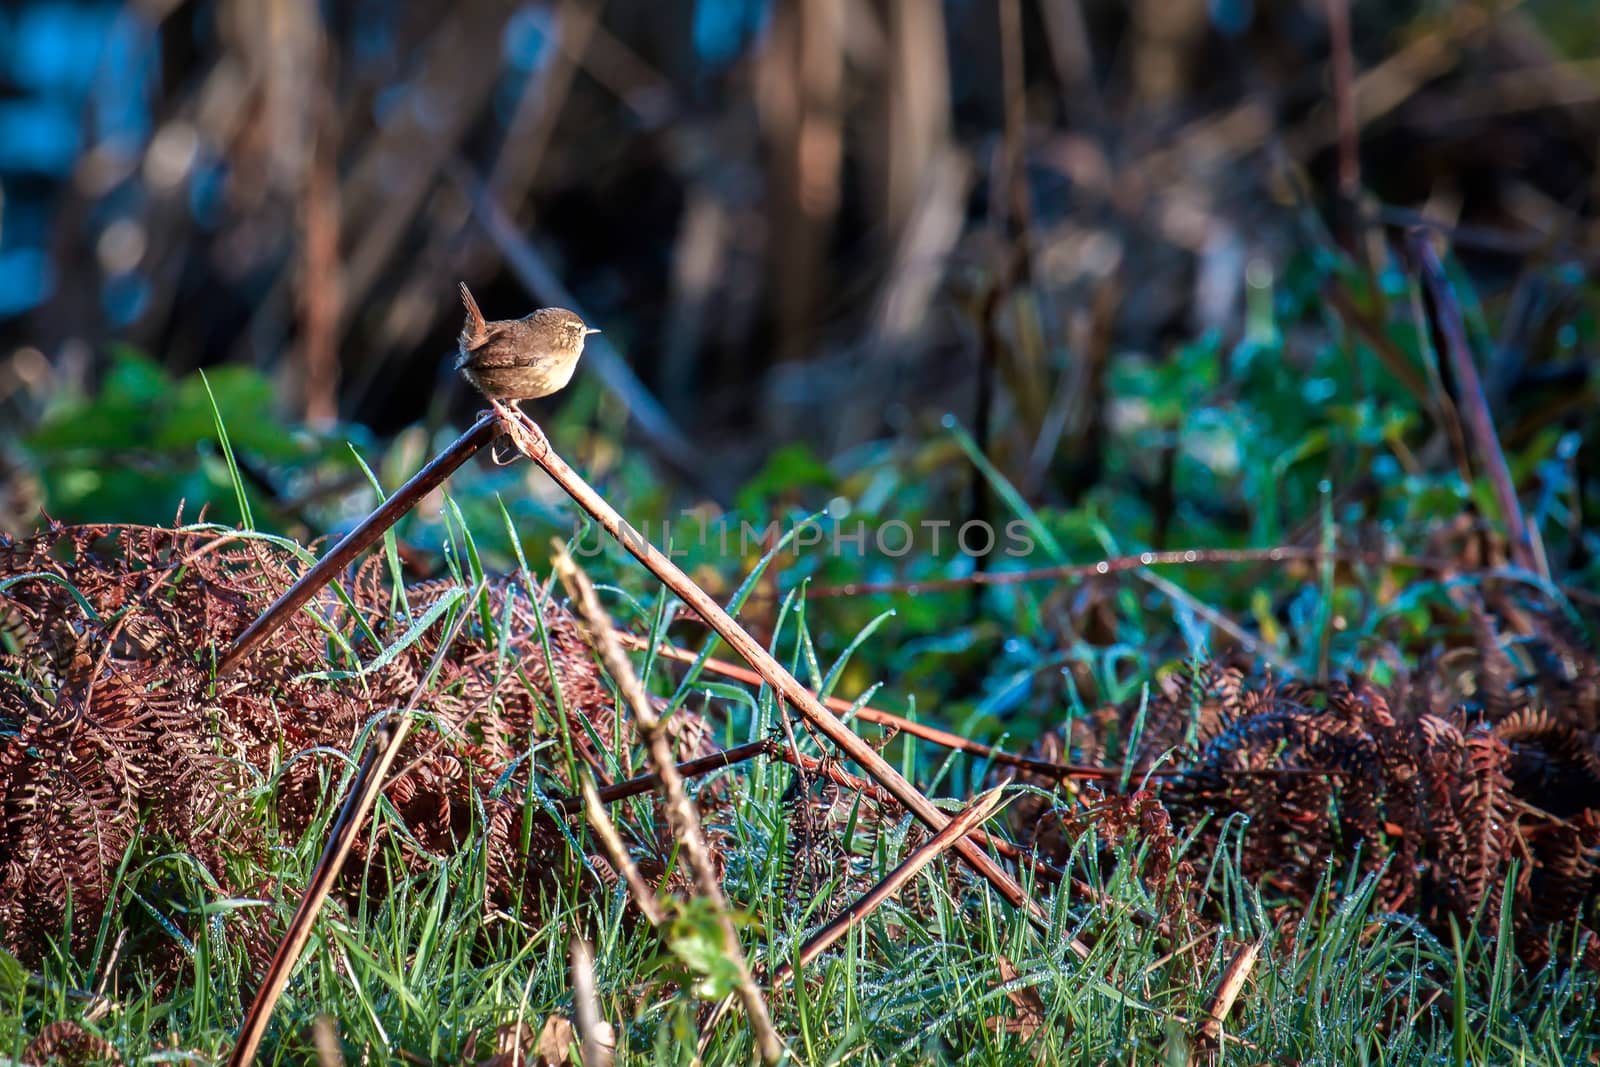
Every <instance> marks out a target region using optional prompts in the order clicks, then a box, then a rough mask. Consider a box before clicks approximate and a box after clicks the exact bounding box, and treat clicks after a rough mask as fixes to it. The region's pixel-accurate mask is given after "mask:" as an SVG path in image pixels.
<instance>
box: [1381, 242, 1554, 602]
mask: <svg viewBox="0 0 1600 1067" xmlns="http://www.w3.org/2000/svg"><path fill="white" fill-rule="evenodd" d="M1410 247H1411V254H1412V256H1413V257H1414V258H1415V259H1416V263H1417V269H1418V270H1419V271H1420V272H1421V274H1422V281H1423V284H1424V285H1426V286H1427V289H1428V292H1429V293H1430V294H1431V295H1432V297H1433V312H1434V318H1435V321H1436V322H1437V323H1438V326H1439V333H1440V335H1441V336H1442V337H1443V338H1444V347H1445V351H1446V352H1447V353H1448V355H1449V359H1450V370H1451V372H1452V373H1453V375H1454V377H1455V384H1456V393H1457V398H1458V400H1459V403H1460V408H1461V413H1462V415H1463V416H1464V418H1465V421H1466V426H1467V430H1468V432H1469V433H1471V435H1472V443H1473V445H1474V446H1475V447H1476V450H1477V453H1478V460H1479V462H1480V463H1482V464H1483V468H1484V473H1485V474H1486V475H1487V476H1488V478H1489V483H1490V485H1491V486H1493V488H1494V494H1495V499H1496V501H1497V502H1498V503H1499V505H1500V513H1501V517H1502V518H1503V519H1504V520H1505V524H1506V535H1507V537H1508V539H1509V540H1510V542H1511V558H1512V559H1513V560H1514V561H1516V564H1517V565H1518V566H1519V567H1523V568H1525V569H1526V570H1528V571H1530V572H1531V573H1534V574H1537V575H1539V576H1540V577H1542V578H1544V579H1545V580H1546V581H1548V580H1549V578H1550V573H1549V569H1548V568H1547V567H1544V566H1541V561H1540V560H1539V559H1538V558H1537V555H1536V553H1535V552H1534V549H1533V541H1532V539H1531V537H1530V536H1529V532H1528V524H1527V520H1525V519H1524V518H1523V515H1522V505H1521V504H1520V503H1518V501H1517V487H1516V483H1515V482H1514V481H1512V478H1511V468H1510V466H1508V465H1507V463H1506V455H1505V452H1504V451H1503V450H1502V449H1501V448H1500V438H1499V437H1498V436H1497V435H1496V434H1495V431H1494V417H1493V416H1492V415H1491V414H1490V413H1489V401H1488V400H1487V399H1486V398H1485V396H1484V394H1483V382H1482V380H1481V379H1480V378H1479V377H1478V368H1477V365H1476V364H1475V363H1473V361H1472V348H1471V346H1469V345H1468V344H1467V330H1466V325H1465V323H1464V322H1463V320H1462V317H1461V305H1460V304H1458V303H1457V302H1456V298H1455V293H1454V292H1453V291H1452V290H1451V288H1450V280H1449V279H1448V278H1447V277H1445V273H1444V265H1443V264H1442V263H1440V262H1439V257H1438V255H1437V254H1436V253H1435V252H1434V250H1433V243H1432V240H1431V238H1430V235H1429V234H1428V233H1427V231H1425V230H1413V231H1412V232H1411V236H1410Z"/></svg>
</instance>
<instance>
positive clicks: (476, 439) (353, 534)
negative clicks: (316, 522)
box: [217, 412, 499, 678]
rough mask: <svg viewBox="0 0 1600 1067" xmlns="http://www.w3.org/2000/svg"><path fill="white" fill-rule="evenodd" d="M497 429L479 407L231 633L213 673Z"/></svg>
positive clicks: (262, 636) (242, 653)
mask: <svg viewBox="0 0 1600 1067" xmlns="http://www.w3.org/2000/svg"><path fill="white" fill-rule="evenodd" d="M498 432H499V421H498V420H497V419H496V418H495V417H494V415H493V414H491V413H489V412H484V413H483V414H482V415H480V416H479V417H478V421H477V422H475V423H473V424H472V429H470V430H468V431H467V432H466V433H464V434H462V435H461V436H460V437H458V438H456V439H455V441H454V442H453V443H452V444H451V445H450V447H449V448H446V449H445V450H444V451H443V452H441V453H439V454H438V455H437V456H435V457H434V459H433V462H431V463H429V464H428V465H427V466H426V467H423V468H422V469H421V470H420V471H418V472H417V473H416V474H414V475H412V477H411V480H410V481H408V482H406V484H405V485H402V486H401V487H400V488H399V489H398V490H396V491H395V492H394V493H392V494H391V495H390V496H389V498H388V499H387V500H385V501H384V502H383V503H382V504H380V505H378V507H377V509H376V510H375V511H373V513H372V514H370V515H368V516H367V517H366V518H365V519H362V520H361V524H360V525H359V526H357V527H356V528H355V529H354V530H351V531H350V532H349V533H347V534H345V535H344V537H343V538H342V539H340V541H339V543H338V544H336V545H334V546H333V548H332V549H331V550H330V551H329V552H328V554H327V555H326V556H323V557H322V558H321V559H319V560H317V562H316V563H315V564H314V565H313V566H312V568H311V569H310V570H308V571H306V572H305V573H304V574H302V575H301V576H300V580H299V581H297V582H295V583H294V584H293V585H291V586H290V587H289V588H288V589H287V590H286V591H285V592H284V593H283V595H282V596H280V597H278V599H277V600H275V601H273V602H272V606H271V607H269V608H267V610H266V611H264V612H262V613H261V615H260V617H259V618H257V619H256V621H255V622H253V623H251V624H250V625H249V626H247V627H245V631H244V633H242V634H240V635H239V636H238V637H236V638H234V640H233V644H231V645H229V646H228V650H227V651H226V652H224V653H223V654H222V658H221V659H220V660H218V661H217V677H218V678H220V677H222V676H223V675H225V674H227V673H229V672H230V671H232V670H233V669H234V668H235V667H237V666H239V664H240V662H241V661H242V660H243V659H244V658H245V657H246V656H248V655H249V654H250V653H251V652H253V651H255V650H256V649H257V648H258V647H260V645H261V643H262V642H263V641H265V640H266V639H267V638H269V637H271V636H272V633H273V631H274V630H276V629H277V628H278V627H280V626H282V625H283V624H284V623H285V622H287V621H288V619H289V616H291V615H293V614H294V613H295V612H296V611H298V610H300V608H301V607H302V606H304V605H305V603H306V601H308V600H310V599H311V598H312V597H314V596H316V595H317V594H318V593H319V592H321V591H322V589H323V587H324V586H326V585H327V584H328V583H329V582H331V581H333V579H334V578H335V577H336V576H337V575H338V574H339V572H340V571H342V570H344V568H345V567H347V566H349V565H350V562H351V561H352V560H354V559H355V558H356V557H357V556H359V555H360V554H361V553H362V552H364V551H365V550H366V549H367V548H368V547H369V546H371V545H372V544H373V543H374V542H376V541H377V540H378V538H380V537H382V536H383V534H384V531H385V530H387V529H388V528H389V527H391V526H393V525H394V524H395V523H397V522H399V521H400V517H401V516H402V515H404V514H405V513H406V512H408V511H410V510H411V509H412V508H414V507H416V506H417V501H419V500H421V499H422V498H423V497H424V496H426V495H427V494H428V493H430V492H432V491H433V490H434V489H435V488H436V487H437V486H438V485H439V484H440V483H441V482H443V481H444V480H445V479H446V478H448V477H450V475H452V474H454V473H455V472H456V470H457V469H458V468H459V467H460V466H461V465H462V464H463V463H465V462H466V461H467V460H469V459H471V458H472V457H473V455H475V454H476V453H477V451H478V450H479V449H480V448H482V447H483V446H485V445H487V444H488V443H489V442H491V441H493V440H494V438H495V434H496V433H498Z"/></svg>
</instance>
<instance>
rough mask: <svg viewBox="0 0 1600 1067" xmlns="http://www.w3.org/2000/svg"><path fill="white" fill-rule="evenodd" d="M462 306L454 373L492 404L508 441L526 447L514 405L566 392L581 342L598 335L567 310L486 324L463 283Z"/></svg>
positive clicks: (525, 423)
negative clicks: (464, 313) (464, 311)
mask: <svg viewBox="0 0 1600 1067" xmlns="http://www.w3.org/2000/svg"><path fill="white" fill-rule="evenodd" d="M461 302H462V303H463V304H464V305H466V308H467V321H466V323H465V324H464V325H463V326H462V327H461V338H460V344H461V354H460V356H458V357H457V358H456V370H458V371H460V372H461V376H462V377H463V378H465V379H466V380H467V381H469V382H471V383H472V386H473V388H475V389H477V390H478V392H480V393H482V394H483V395H484V396H485V397H487V398H488V400H489V403H491V404H493V405H494V409H495V411H496V412H498V413H499V414H500V417H501V419H502V420H504V422H505V424H506V426H507V428H508V429H509V431H510V433H511V435H512V437H514V438H516V439H517V441H518V443H519V444H524V445H526V444H528V443H529V441H530V440H532V436H531V434H529V433H528V432H527V427H528V426H529V425H530V423H528V421H527V416H525V415H523V414H522V410H521V409H520V408H519V407H517V404H518V402H520V401H523V400H532V399H534V398H536V397H541V396H549V395H550V394H551V393H554V392H556V391H558V390H560V389H562V388H564V387H565V386H566V384H567V383H568V382H569V381H571V380H572V372H573V371H575V370H577V368H578V357H579V356H581V355H583V342H584V338H586V337H588V336H589V335H590V334H591V333H599V332H600V331H599V330H597V329H595V328H594V327H593V326H586V325H584V322H583V320H582V319H580V318H579V317H578V316H577V315H575V314H573V313H572V312H570V311H568V310H567V309H566V308H540V309H539V310H538V311H535V312H533V313H532V314H531V315H525V316H523V317H522V318H520V319H501V320H499V321H496V322H490V321H488V320H487V319H485V318H484V317H483V312H482V311H479V310H478V302H477V301H476V300H474V299H473V298H472V292H471V290H469V289H468V288H467V284H466V282H462V283H461ZM502 401H505V403H502ZM508 407H509V408H510V409H511V410H507V408H508ZM513 412H514V414H513ZM519 431H520V433H521V436H519Z"/></svg>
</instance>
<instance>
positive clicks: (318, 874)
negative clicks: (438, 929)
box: [228, 686, 422, 1067]
mask: <svg viewBox="0 0 1600 1067" xmlns="http://www.w3.org/2000/svg"><path fill="white" fill-rule="evenodd" d="M421 693H422V689H421V687H420V686H419V687H418V689H417V693H416V696H420V695H421ZM416 696H413V698H412V702H411V704H409V705H407V707H406V709H405V711H403V712H401V714H400V716H399V721H398V722H396V723H394V724H393V725H390V724H385V725H383V726H381V727H379V729H378V731H377V736H376V737H375V738H374V739H373V743H372V746H371V747H370V748H369V749H368V750H367V754H366V757H365V758H364V759H363V760H362V761H361V770H360V771H359V772H358V773H357V774H356V780H355V782H354V784H353V785H352V786H351V789H350V796H349V797H348V798H347V799H346V800H345V802H344V807H342V808H341V809H340V810H339V817H338V820H337V821H336V822H335V823H334V825H333V831H332V833H330V834H329V836H328V844H327V846H326V847H325V848H324V849H323V850H322V858H321V859H319V860H318V861H317V866H316V869H315V870H313V871H312V872H311V881H310V884H309V885H307V886H306V891H305V895H304V896H302V897H301V898H300V906H299V907H297V908H296V909H295V912H294V917H293V918H291V919H290V920H289V928H288V929H287V930H286V931H284V935H283V939H282V940H281V941H279V942H278V949H277V951H276V952H274V953H273V954H272V962H271V963H270V964H268V965H267V973H266V976H265V977H264V978H262V980H261V988H260V989H258V990H257V991H256V995H255V999H254V1000H252V1001H251V1002H250V1010H249V1011H248V1012H247V1013H246V1014H245V1017H244V1023H243V1024H242V1025H241V1026H240V1027H239V1039H238V1040H237V1041H236V1042H235V1043H234V1046H233V1054H232V1055H231V1056H229V1057H228V1064H229V1067H244V1065H245V1064H251V1063H254V1062H255V1059H256V1052H257V1050H258V1049H260V1047H261V1038H262V1035H264V1034H265V1033H266V1030H267V1023H268V1021H269V1020H270V1019H271V1018H272V1009H273V1007H274V1006H276V1005H277V1003H278V998H279V997H280V996H282V995H283V990H284V987H285V986H287V985H288V984H289V975H290V974H291V973H292V972H293V971H294V965H295V963H297V962H298V961H299V959H300V954H301V953H302V952H304V951H305V947H306V942H308V941H310V940H311V931H312V929H313V928H315V926H316V922H317V916H318V915H319V914H321V912H322V906H323V905H324V904H325V903H327V900H328V894H329V893H331V892H332V891H333V883H334V880H335V879H337V878H338V877H339V872H340V871H341V870H343V869H344V861H345V859H346V858H348V857H349V855H350V850H351V848H353V847H354V846H355V843H356V836H357V835H358V834H360V833H361V830H362V828H363V827H365V826H366V824H367V818H368V816H370V815H371V814H372V809H373V807H374V805H376V803H377V801H378V794H379V792H381V791H382V789H383V782H384V779H385V778H386V777H387V776H388V773H389V768H390V766H392V765H393V763H394V758H395V756H396V755H397V754H398V753H399V751H400V745H401V744H402V743H403V742H404V741H405V739H406V734H407V733H408V732H409V731H410V729H411V716H410V715H409V714H408V713H409V711H410V710H411V708H412V707H413V706H415V704H416Z"/></svg>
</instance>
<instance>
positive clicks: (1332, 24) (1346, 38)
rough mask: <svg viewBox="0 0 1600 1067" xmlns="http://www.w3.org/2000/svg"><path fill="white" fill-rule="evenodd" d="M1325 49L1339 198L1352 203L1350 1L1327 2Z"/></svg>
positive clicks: (1356, 157)
mask: <svg viewBox="0 0 1600 1067" xmlns="http://www.w3.org/2000/svg"><path fill="white" fill-rule="evenodd" d="M1327 6H1328V36H1329V37H1330V38H1331V41H1330V44H1329V49H1330V51H1331V52H1332V53H1333V103H1334V110H1335V113H1336V115H1337V124H1338V130H1339V195H1340V196H1342V197H1343V198H1344V199H1345V202H1346V204H1354V203H1355V199H1356V196H1357V194H1358V193H1360V191H1361V157H1360V154H1359V152H1358V142H1357V138H1356V91H1355V79H1356V63H1355V56H1354V54H1353V53H1352V52H1351V48H1350V0H1327Z"/></svg>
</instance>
